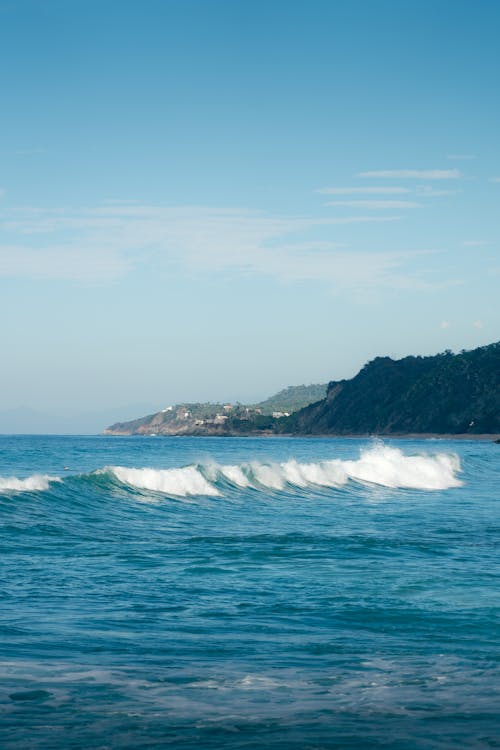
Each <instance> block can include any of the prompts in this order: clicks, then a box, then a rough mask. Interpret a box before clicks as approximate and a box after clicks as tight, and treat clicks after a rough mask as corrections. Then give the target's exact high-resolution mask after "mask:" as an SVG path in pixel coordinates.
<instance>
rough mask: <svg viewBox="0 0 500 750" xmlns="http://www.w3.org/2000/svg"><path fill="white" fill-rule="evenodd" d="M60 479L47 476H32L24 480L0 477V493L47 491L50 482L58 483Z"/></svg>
mask: <svg viewBox="0 0 500 750" xmlns="http://www.w3.org/2000/svg"><path fill="white" fill-rule="evenodd" d="M60 481H61V478H60V477H51V476H49V475H48V474H33V475H32V476H31V477H26V478H25V479H18V478H17V477H0V492H34V491H35V492H36V491H41V490H48V488H49V484H50V482H60Z"/></svg>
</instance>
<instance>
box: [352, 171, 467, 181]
mask: <svg viewBox="0 0 500 750" xmlns="http://www.w3.org/2000/svg"><path fill="white" fill-rule="evenodd" d="M358 177H363V178H372V177H377V178H378V177H380V178H384V179H385V178H389V179H404V180H458V179H460V178H461V177H462V173H461V172H460V170H458V169H381V170H376V171H372V172H360V174H358Z"/></svg>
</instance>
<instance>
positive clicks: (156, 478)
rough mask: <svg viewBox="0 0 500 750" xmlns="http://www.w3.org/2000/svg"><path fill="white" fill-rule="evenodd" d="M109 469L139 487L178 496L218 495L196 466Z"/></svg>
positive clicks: (121, 478) (117, 476) (121, 480)
mask: <svg viewBox="0 0 500 750" xmlns="http://www.w3.org/2000/svg"><path fill="white" fill-rule="evenodd" d="M110 470H111V471H112V472H113V474H114V475H115V476H116V478H117V479H118V480H119V481H120V482H123V483H124V484H129V485H132V486H133V487H138V488H139V489H145V490H154V491H155V492H164V493H165V494H167V495H176V496H178V497H187V496H189V495H209V496H212V497H216V496H218V495H220V492H219V491H218V490H217V489H216V488H215V487H214V486H213V485H212V484H210V482H208V481H207V480H206V479H205V477H204V476H203V475H202V474H201V473H200V471H198V469H197V467H196V466H185V467H183V468H177V469H128V468H127V467H125V466H111V467H110Z"/></svg>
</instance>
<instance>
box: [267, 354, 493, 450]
mask: <svg viewBox="0 0 500 750" xmlns="http://www.w3.org/2000/svg"><path fill="white" fill-rule="evenodd" d="M279 430H280V431H283V432H289V433H290V432H291V433H292V434H304V435H311V434H315V435H321V434H337V435H346V434H354V435H355V434H379V435H390V434H405V433H437V434H446V433H449V434H462V433H470V434H484V433H490V434H491V433H499V432H500V342H499V343H496V344H491V345H489V346H484V347H481V348H479V349H474V350H473V351H470V352H461V353H460V354H452V353H451V352H445V353H444V354H438V355H436V356H434V357H405V358H404V359H401V360H392V359H391V358H390V357H377V358H376V359H374V360H373V361H372V362H369V363H368V364H367V365H365V366H364V367H363V369H362V370H361V371H360V372H359V373H358V374H357V375H356V376H355V377H354V378H352V379H351V380H343V381H340V382H332V383H330V384H329V386H328V391H327V395H326V398H324V399H323V400H321V401H319V402H317V403H315V404H312V405H311V406H308V407H306V408H305V409H302V410H301V411H298V412H297V413H296V414H292V416H291V417H290V418H289V419H287V420H284V421H283V423H282V424H280V425H279Z"/></svg>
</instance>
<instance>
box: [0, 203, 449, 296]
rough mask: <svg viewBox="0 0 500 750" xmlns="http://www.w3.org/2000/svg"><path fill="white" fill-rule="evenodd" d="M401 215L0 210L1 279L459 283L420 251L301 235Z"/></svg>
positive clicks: (372, 285)
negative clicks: (429, 267) (151, 274)
mask: <svg viewBox="0 0 500 750" xmlns="http://www.w3.org/2000/svg"><path fill="white" fill-rule="evenodd" d="M399 218H400V217H398V216H384V217H373V216H348V217H339V218H319V219H316V218H311V217H307V216H306V217H303V216H280V215H270V214H265V213H261V212H257V211H250V210H247V209H226V208H210V207H200V206H198V207H196V206H185V207H169V206H151V205H135V204H133V205H123V204H118V205H99V206H96V207H86V208H80V209H63V208H57V209H52V210H46V209H41V208H36V207H31V208H24V209H23V208H18V209H12V210H10V211H8V212H3V214H2V216H1V219H2V228H3V229H4V230H5V231H6V232H7V233H8V236H9V241H8V242H6V243H5V244H4V245H0V275H2V276H10V277H12V276H20V277H25V278H31V279H35V280H44V279H59V280H71V281H80V282H84V283H89V282H90V283H93V282H109V281H114V280H117V279H120V278H124V277H126V276H127V275H129V274H132V273H134V271H135V270H136V269H139V268H141V266H144V265H147V266H148V267H149V268H150V269H151V268H154V269H156V271H157V273H163V274H166V275H167V276H171V275H172V273H179V272H181V273H183V272H188V273H189V274H191V275H192V274H203V275H207V274H212V273H215V272H220V271H225V272H226V271H227V272H231V273H233V274H236V275H242V274H243V275H248V274H254V275H265V276H270V277H272V278H274V279H275V280H277V281H279V282H286V283H296V282H304V281H310V282H319V283H323V284H327V285H329V286H330V287H331V288H332V289H333V290H337V291H347V292H348V291H349V290H351V291H352V292H353V293H359V294H360V295H362V293H363V290H367V291H370V292H373V291H374V290H375V291H376V290H377V289H381V288H384V289H387V288H390V289H399V290H401V289H405V290H414V291H432V290H436V289H441V288H443V286H449V285H450V284H455V283H457V282H456V281H454V280H446V279H445V280H443V279H437V280H434V279H429V278H428V277H427V276H426V273H425V271H423V270H421V269H420V268H419V263H418V262H417V261H418V258H420V257H421V256H422V254H423V253H422V251H403V250H402V251H390V252H389V251H380V250H378V251H369V250H362V251H354V250H345V249H342V245H341V244H339V243H336V242H335V241H334V238H332V240H329V241H325V240H318V239H316V238H315V239H311V238H308V237H307V232H315V231H316V230H317V229H318V228H320V227H323V228H328V227H331V228H332V229H334V228H335V227H336V226H342V225H346V224H347V225H348V224H358V223H360V222H362V223H365V222H370V223H374V222H375V223H376V222H385V221H389V222H391V221H397V220H398V219H399ZM17 238H18V240H17ZM428 253H429V251H426V252H425V254H428Z"/></svg>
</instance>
